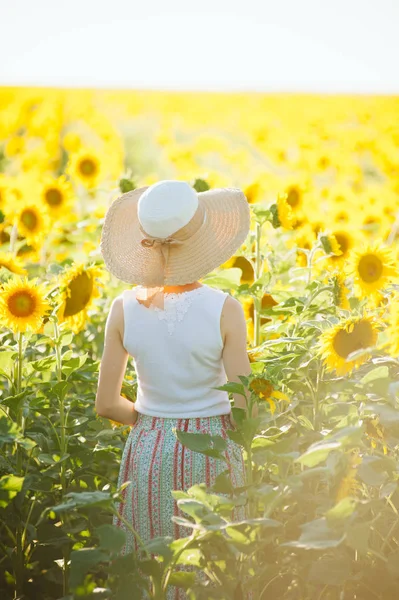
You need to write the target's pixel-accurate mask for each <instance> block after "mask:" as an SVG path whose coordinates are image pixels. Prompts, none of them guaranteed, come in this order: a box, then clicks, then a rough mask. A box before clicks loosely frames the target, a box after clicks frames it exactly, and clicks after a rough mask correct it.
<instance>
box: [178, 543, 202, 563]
mask: <svg viewBox="0 0 399 600" xmlns="http://www.w3.org/2000/svg"><path fill="white" fill-rule="evenodd" d="M182 539H183V540H184V539H185V538H182ZM176 564H177V565H194V566H195V567H200V566H201V564H202V552H201V550H200V549H199V548H188V549H187V550H183V552H182V553H181V554H180V556H179V558H178V559H177V561H176Z"/></svg>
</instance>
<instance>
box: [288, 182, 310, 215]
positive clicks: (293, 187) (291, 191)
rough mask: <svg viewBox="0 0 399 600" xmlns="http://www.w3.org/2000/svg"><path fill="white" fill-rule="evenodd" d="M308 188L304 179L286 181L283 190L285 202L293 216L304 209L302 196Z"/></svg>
mask: <svg viewBox="0 0 399 600" xmlns="http://www.w3.org/2000/svg"><path fill="white" fill-rule="evenodd" d="M309 189H310V186H309V182H308V181H307V180H306V178H304V177H302V178H294V179H291V180H290V181H288V183H287V184H286V185H285V187H284V189H283V193H284V194H285V195H286V202H287V204H288V205H289V206H290V207H291V208H292V211H293V213H294V214H296V213H298V212H300V211H301V210H302V209H303V207H304V196H305V193H306V192H307V191H309Z"/></svg>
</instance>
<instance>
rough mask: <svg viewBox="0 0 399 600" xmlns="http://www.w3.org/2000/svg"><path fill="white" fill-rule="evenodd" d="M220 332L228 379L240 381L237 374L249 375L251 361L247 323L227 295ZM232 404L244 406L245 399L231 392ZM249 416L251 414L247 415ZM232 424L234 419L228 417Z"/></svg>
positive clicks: (255, 410)
mask: <svg viewBox="0 0 399 600" xmlns="http://www.w3.org/2000/svg"><path fill="white" fill-rule="evenodd" d="M221 332H222V336H223V339H224V348H223V364H224V369H225V371H226V376H227V379H228V381H236V382H238V383H241V382H240V379H239V377H238V375H244V376H247V375H250V374H251V363H250V362H249V358H248V353H247V324H246V321H245V315H244V311H243V308H242V306H241V303H240V302H239V301H238V300H236V298H233V297H232V296H228V297H227V299H226V301H225V303H224V306H223V310H222V315H221ZM233 398H234V406H235V407H237V408H246V401H245V398H244V397H243V396H241V395H240V394H233ZM257 414H258V407H257V406H255V407H254V408H253V411H252V416H253V417H256V416H257ZM249 416H251V415H249ZM230 419H231V421H232V423H233V425H235V424H236V423H235V421H234V419H233V417H232V416H231V417H230Z"/></svg>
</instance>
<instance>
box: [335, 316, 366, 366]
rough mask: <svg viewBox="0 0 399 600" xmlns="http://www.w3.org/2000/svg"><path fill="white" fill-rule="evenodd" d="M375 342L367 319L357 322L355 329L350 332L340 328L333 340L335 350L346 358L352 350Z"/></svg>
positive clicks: (354, 350)
mask: <svg viewBox="0 0 399 600" xmlns="http://www.w3.org/2000/svg"><path fill="white" fill-rule="evenodd" d="M372 343H373V330H372V327H371V325H370V323H368V322H367V321H359V322H358V323H355V325H354V327H353V330H352V331H351V332H350V333H349V332H348V331H346V330H344V329H340V330H339V331H338V332H337V334H336V336H335V338H334V341H333V347H334V350H335V352H336V353H337V354H338V355H339V356H340V357H341V358H346V357H347V356H349V354H351V352H356V350H362V349H363V348H368V347H369V346H371V345H372Z"/></svg>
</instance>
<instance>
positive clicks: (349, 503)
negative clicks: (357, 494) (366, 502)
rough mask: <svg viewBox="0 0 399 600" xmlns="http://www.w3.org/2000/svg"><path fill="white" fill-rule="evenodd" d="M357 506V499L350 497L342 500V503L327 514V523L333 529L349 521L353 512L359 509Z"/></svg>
mask: <svg viewBox="0 0 399 600" xmlns="http://www.w3.org/2000/svg"><path fill="white" fill-rule="evenodd" d="M357 504H358V502H357V500H356V498H352V497H350V496H349V497H347V498H343V499H342V500H340V502H338V504H336V505H335V506H333V507H332V508H330V510H328V511H327V512H326V514H325V517H326V519H327V523H328V524H329V525H330V526H331V527H333V526H334V525H337V524H340V523H342V522H344V521H346V520H347V519H349V517H351V516H352V514H353V512H354V511H355V509H356V507H357Z"/></svg>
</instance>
